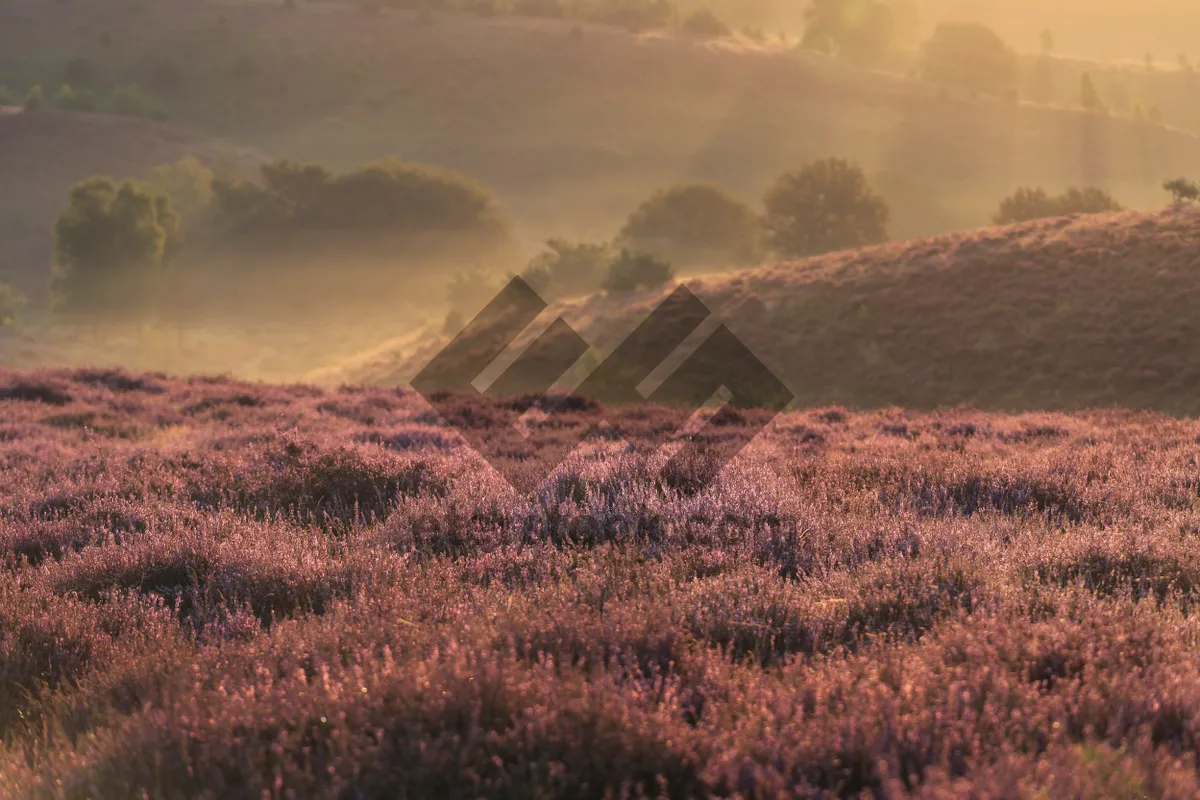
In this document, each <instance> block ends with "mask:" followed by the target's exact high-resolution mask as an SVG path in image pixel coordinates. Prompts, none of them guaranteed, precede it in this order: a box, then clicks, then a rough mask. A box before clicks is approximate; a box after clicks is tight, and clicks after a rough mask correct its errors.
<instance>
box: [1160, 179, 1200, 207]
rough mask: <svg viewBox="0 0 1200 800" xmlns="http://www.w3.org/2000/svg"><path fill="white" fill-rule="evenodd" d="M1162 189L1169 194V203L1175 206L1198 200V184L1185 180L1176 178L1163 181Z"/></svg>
mask: <svg viewBox="0 0 1200 800" xmlns="http://www.w3.org/2000/svg"><path fill="white" fill-rule="evenodd" d="M1163 189H1165V190H1166V191H1167V192H1169V193H1170V194H1171V201H1172V202H1173V203H1174V204H1175V205H1177V206H1178V205H1186V204H1187V203H1194V202H1196V201H1197V200H1200V182H1197V181H1191V180H1188V179H1187V178H1176V179H1174V180H1170V181H1165V182H1164V183H1163Z"/></svg>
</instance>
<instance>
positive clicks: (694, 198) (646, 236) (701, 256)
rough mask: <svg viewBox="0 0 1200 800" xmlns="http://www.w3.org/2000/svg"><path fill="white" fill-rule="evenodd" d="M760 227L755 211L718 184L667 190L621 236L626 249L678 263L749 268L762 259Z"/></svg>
mask: <svg viewBox="0 0 1200 800" xmlns="http://www.w3.org/2000/svg"><path fill="white" fill-rule="evenodd" d="M759 238H760V227H759V221H758V217H757V216H756V215H755V213H754V210H753V209H752V208H750V206H749V205H748V204H747V203H746V202H744V201H743V200H741V199H740V198H738V197H736V196H735V195H733V194H732V193H730V192H729V191H727V190H726V189H723V188H721V187H720V186H714V185H712V184H683V185H679V186H672V187H670V188H668V189H662V190H660V191H658V192H656V193H655V194H654V195H652V196H651V197H650V198H649V199H648V200H646V201H645V202H644V203H642V205H641V206H639V207H638V208H637V210H635V211H634V212H633V213H632V214H631V215H630V216H629V219H628V220H627V221H626V222H625V226H624V227H623V228H622V229H621V232H620V233H619V234H618V235H617V245H618V246H620V247H623V248H628V249H631V250H636V251H639V252H644V253H652V254H654V255H658V256H661V257H663V258H665V259H668V260H670V261H672V262H674V263H683V264H706V265H713V264H727V263H729V262H734V263H743V264H744V263H748V262H751V261H754V260H755V259H756V258H757V257H758V252H759Z"/></svg>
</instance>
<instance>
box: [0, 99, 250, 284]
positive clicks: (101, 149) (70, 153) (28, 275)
mask: <svg viewBox="0 0 1200 800" xmlns="http://www.w3.org/2000/svg"><path fill="white" fill-rule="evenodd" d="M188 154H192V155H195V156H196V157H198V158H200V159H201V160H204V161H227V160H231V159H232V160H239V159H249V158H250V156H249V155H248V154H246V153H244V152H242V151H240V150H238V149H236V148H234V147H232V146H229V145H224V144H221V143H219V142H216V141H213V140H211V139H209V138H207V137H205V136H202V135H199V134H196V133H192V132H189V131H185V130H182V129H180V128H177V127H173V126H170V125H164V124H161V123H157V122H151V121H148V120H143V119H134V118H130V117H115V116H108V115H105V114H82V113H70V112H57V111H40V112H37V113H32V114H27V113H6V114H0V176H2V178H3V182H2V183H0V267H7V269H8V272H9V273H10V274H6V275H5V277H6V278H8V279H10V280H12V281H13V282H14V283H15V284H17V285H18V286H20V287H21V288H22V289H23V290H25V291H27V292H30V293H32V294H34V295H35V296H36V295H37V294H39V293H41V292H44V291H45V286H46V280H47V275H48V271H47V270H48V267H49V264H50V256H51V251H52V246H53V233H52V231H53V226H54V220H55V219H56V218H57V217H58V215H59V214H60V213H61V212H62V210H63V208H64V207H65V206H66V202H67V196H68V193H69V192H70V189H71V186H72V184H74V183H75V182H77V181H80V180H83V179H84V178H87V177H90V176H92V175H96V174H106V175H112V176H113V177H117V178H127V177H142V176H144V174H145V173H146V172H147V171H149V170H150V169H151V168H152V167H154V166H157V165H158V164H165V163H168V162H171V161H177V160H179V159H180V158H183V157H184V156H185V155H188Z"/></svg>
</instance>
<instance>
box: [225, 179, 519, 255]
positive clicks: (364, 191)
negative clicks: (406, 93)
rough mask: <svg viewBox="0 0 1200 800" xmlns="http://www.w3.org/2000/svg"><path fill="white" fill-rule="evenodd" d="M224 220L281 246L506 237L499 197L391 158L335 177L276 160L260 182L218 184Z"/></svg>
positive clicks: (472, 184)
mask: <svg viewBox="0 0 1200 800" xmlns="http://www.w3.org/2000/svg"><path fill="white" fill-rule="evenodd" d="M213 193H214V197H215V210H216V213H217V217H218V219H219V220H221V221H223V222H224V223H225V224H226V225H227V227H228V229H229V231H230V232H231V233H233V234H235V235H239V236H245V237H252V238H259V239H261V238H263V237H269V238H272V239H275V240H276V241H278V240H279V239H280V237H288V236H294V235H298V234H304V235H311V234H314V233H316V234H318V235H330V234H336V233H386V234H395V235H400V236H403V237H419V236H424V235H428V234H455V235H461V234H474V235H481V236H485V237H490V238H496V237H500V236H503V235H505V234H506V233H507V230H508V228H507V222H506V221H505V219H504V217H503V215H502V214H501V213H500V211H499V209H498V208H497V206H496V203H495V201H494V199H493V198H492V196H491V195H490V194H489V193H488V192H487V191H486V190H484V189H483V188H482V187H481V186H479V185H478V184H476V183H475V182H473V181H471V180H470V179H468V178H465V177H463V176H461V175H458V174H456V173H453V172H448V171H445V170H440V169H436V168H432V167H425V166H421V165H416V164H406V163H404V162H401V161H397V160H395V159H387V160H384V161H379V162H376V163H373V164H367V165H365V166H361V167H358V168H356V169H354V170H351V171H350V172H347V173H344V174H340V175H339V174H335V173H334V172H332V171H331V170H329V169H327V168H326V167H323V166H321V165H318V164H299V163H295V162H291V161H276V162H272V163H269V164H264V165H263V166H262V167H261V168H260V182H259V183H251V182H248V181H241V180H233V181H229V180H217V181H214V182H213Z"/></svg>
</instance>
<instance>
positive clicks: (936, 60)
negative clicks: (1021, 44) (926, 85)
mask: <svg viewBox="0 0 1200 800" xmlns="http://www.w3.org/2000/svg"><path fill="white" fill-rule="evenodd" d="M922 72H923V75H924V78H925V80H927V81H932V82H933V83H940V84H943V85H945V86H953V87H956V88H959V89H965V90H968V91H972V92H982V93H984V94H993V95H998V96H999V95H1003V94H1004V92H1005V91H1006V90H1008V89H1011V88H1014V87H1015V86H1016V83H1017V54H1016V53H1015V52H1013V50H1012V48H1010V47H1009V46H1008V45H1007V44H1005V43H1004V40H1003V39H1001V38H1000V37H999V36H998V35H997V34H996V32H995V31H993V30H992V29H990V28H988V27H986V26H984V25H979V24H976V23H968V22H944V23H942V24H940V25H938V26H937V28H936V29H935V30H934V32H933V37H932V38H931V39H930V40H929V41H928V42H926V43H925V45H924V47H923V52H922Z"/></svg>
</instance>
